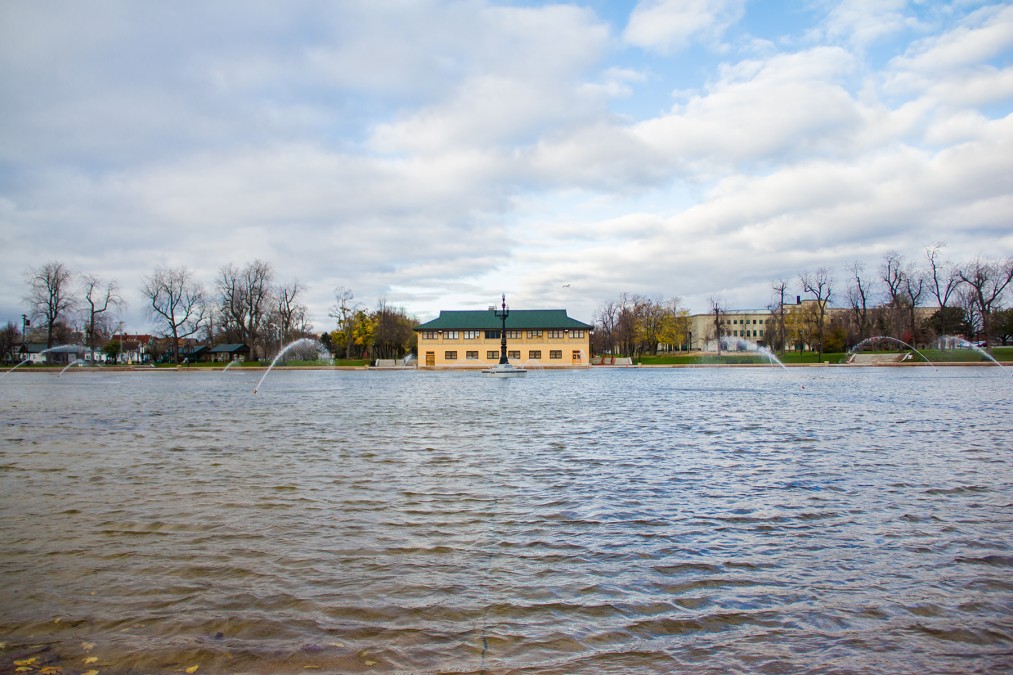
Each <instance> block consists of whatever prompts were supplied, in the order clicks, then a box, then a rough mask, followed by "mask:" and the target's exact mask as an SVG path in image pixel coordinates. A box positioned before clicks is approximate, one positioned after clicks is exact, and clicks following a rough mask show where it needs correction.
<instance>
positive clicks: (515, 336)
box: [506, 330, 524, 340]
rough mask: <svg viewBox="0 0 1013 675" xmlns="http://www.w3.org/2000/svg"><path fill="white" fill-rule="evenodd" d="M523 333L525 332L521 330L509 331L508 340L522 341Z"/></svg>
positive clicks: (507, 333)
mask: <svg viewBox="0 0 1013 675" xmlns="http://www.w3.org/2000/svg"><path fill="white" fill-rule="evenodd" d="M523 332H524V331H520V330H508V331H507V332H506V336H507V339H508V340H520V339H521V333H523Z"/></svg>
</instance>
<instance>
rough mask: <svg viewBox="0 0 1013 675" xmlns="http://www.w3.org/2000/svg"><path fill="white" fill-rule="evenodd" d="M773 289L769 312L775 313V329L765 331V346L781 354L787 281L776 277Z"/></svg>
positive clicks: (783, 339) (783, 343) (783, 342)
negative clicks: (772, 300) (772, 299)
mask: <svg viewBox="0 0 1013 675" xmlns="http://www.w3.org/2000/svg"><path fill="white" fill-rule="evenodd" d="M772 288H773V291H774V302H773V304H772V305H771V306H770V308H769V309H770V311H771V313H772V314H773V313H776V314H777V330H776V331H770V330H768V331H767V346H769V347H770V348H771V349H773V350H775V351H777V352H779V353H781V354H783V353H784V346H785V342H786V339H785V335H786V334H785V323H784V296H785V295H786V294H787V292H788V282H787V281H785V280H784V279H778V280H777V281H775V282H774V285H773V286H772ZM771 333H773V338H774V339H773V340H771V339H770V338H771Z"/></svg>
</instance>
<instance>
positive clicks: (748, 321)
mask: <svg viewBox="0 0 1013 675" xmlns="http://www.w3.org/2000/svg"><path fill="white" fill-rule="evenodd" d="M768 321H770V319H731V320H728V319H722V320H721V323H725V324H732V325H736V326H737V325H740V324H741V325H745V324H761V325H762V324H765V323H767V322H768Z"/></svg>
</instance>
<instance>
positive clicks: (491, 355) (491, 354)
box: [485, 349, 499, 361]
mask: <svg viewBox="0 0 1013 675" xmlns="http://www.w3.org/2000/svg"><path fill="white" fill-rule="evenodd" d="M485 358H486V359H487V360H489V361H495V360H497V359H499V352H498V351H496V350H492V349H490V350H489V351H487V352H486V353H485Z"/></svg>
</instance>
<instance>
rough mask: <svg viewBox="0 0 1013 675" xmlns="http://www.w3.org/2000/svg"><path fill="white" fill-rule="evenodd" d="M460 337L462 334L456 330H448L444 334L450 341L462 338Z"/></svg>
mask: <svg viewBox="0 0 1013 675" xmlns="http://www.w3.org/2000/svg"><path fill="white" fill-rule="evenodd" d="M460 335H461V334H460V333H459V332H458V331H456V330H448V331H444V332H443V337H445V338H447V339H448V340H457V339H459V338H460Z"/></svg>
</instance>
